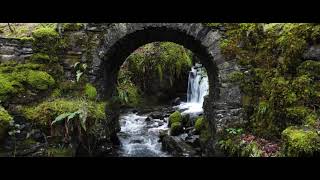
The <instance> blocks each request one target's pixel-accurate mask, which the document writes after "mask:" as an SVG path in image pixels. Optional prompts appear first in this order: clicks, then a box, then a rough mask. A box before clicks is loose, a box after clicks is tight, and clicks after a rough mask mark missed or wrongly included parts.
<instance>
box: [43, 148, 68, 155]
mask: <svg viewBox="0 0 320 180" xmlns="http://www.w3.org/2000/svg"><path fill="white" fill-rule="evenodd" d="M47 155H48V157H72V156H73V150H72V148H66V147H63V148H62V147H58V148H54V147H50V148H48V149H47Z"/></svg>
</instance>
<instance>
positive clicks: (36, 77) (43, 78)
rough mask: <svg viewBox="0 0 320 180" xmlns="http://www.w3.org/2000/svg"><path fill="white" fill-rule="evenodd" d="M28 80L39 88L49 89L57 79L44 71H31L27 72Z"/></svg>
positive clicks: (34, 86)
mask: <svg viewBox="0 0 320 180" xmlns="http://www.w3.org/2000/svg"><path fill="white" fill-rule="evenodd" d="M26 74H27V76H26V82H27V83H28V84H30V85H31V86H32V87H33V88H35V89H38V90H47V89H48V88H49V87H52V86H53V85H54V84H55V80H54V79H53V78H52V76H50V75H49V74H48V73H46V72H43V71H29V72H27V73H26Z"/></svg>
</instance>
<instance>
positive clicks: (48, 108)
mask: <svg viewBox="0 0 320 180" xmlns="http://www.w3.org/2000/svg"><path fill="white" fill-rule="evenodd" d="M83 106H85V107H86V108H87V109H88V112H87V119H88V121H90V120H91V121H95V120H103V119H105V111H104V109H105V103H96V102H93V101H83V100H80V99H63V98H62V99H55V100H53V101H50V100H48V101H45V102H42V103H40V104H37V105H35V106H29V107H24V108H23V109H22V110H21V111H22V114H23V115H24V116H25V117H26V118H27V120H29V121H32V122H33V123H35V124H38V125H40V126H45V127H50V125H51V122H52V121H53V120H55V118H56V117H58V116H59V115H61V114H64V113H72V112H75V111H78V110H79V109H80V108H82V107H83Z"/></svg>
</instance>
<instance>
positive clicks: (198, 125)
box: [194, 116, 205, 133]
mask: <svg viewBox="0 0 320 180" xmlns="http://www.w3.org/2000/svg"><path fill="white" fill-rule="evenodd" d="M194 128H195V129H196V131H197V133H200V132H201V130H203V129H204V128H205V124H204V119H203V117H202V116H201V117H198V118H197V120H196V123H195V124H194Z"/></svg>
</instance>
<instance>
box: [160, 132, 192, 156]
mask: <svg viewBox="0 0 320 180" xmlns="http://www.w3.org/2000/svg"><path fill="white" fill-rule="evenodd" d="M160 141H161V142H162V148H163V150H165V151H168V152H169V153H170V154H172V155H174V156H180V157H181V156H187V157H193V156H197V151H196V150H195V149H194V148H192V146H190V145H188V144H187V143H185V142H183V140H181V138H179V137H174V136H170V135H168V134H162V136H160Z"/></svg>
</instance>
